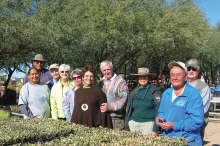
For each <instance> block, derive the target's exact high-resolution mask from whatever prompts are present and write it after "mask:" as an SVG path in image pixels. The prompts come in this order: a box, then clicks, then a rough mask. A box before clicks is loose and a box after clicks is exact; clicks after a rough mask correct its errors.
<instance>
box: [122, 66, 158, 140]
mask: <svg viewBox="0 0 220 146" xmlns="http://www.w3.org/2000/svg"><path fill="white" fill-rule="evenodd" d="M155 75H156V74H155V73H150V71H149V69H148V68H145V67H142V68H138V73H137V74H131V76H133V77H136V78H137V80H138V83H139V86H138V87H137V88H135V89H134V90H133V91H132V92H131V94H130V96H129V98H128V102H127V110H126V117H125V130H130V131H139V132H142V134H143V135H150V134H151V135H152V136H157V131H158V126H157V125H156V121H155V119H156V117H157V112H158V108H159V103H160V98H161V92H160V90H159V89H158V88H157V87H156V86H154V85H151V84H149V78H150V77H154V76H155Z"/></svg>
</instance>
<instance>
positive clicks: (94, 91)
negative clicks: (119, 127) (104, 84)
mask: <svg viewBox="0 0 220 146" xmlns="http://www.w3.org/2000/svg"><path fill="white" fill-rule="evenodd" d="M94 76H95V70H94V68H93V67H92V66H89V65H86V66H85V67H84V68H83V70H82V77H83V82H84V86H83V88H79V89H78V90H77V91H76V94H75V101H74V110H73V115H72V118H71V122H73V123H76V124H82V125H85V126H88V127H108V128H112V124H111V120H110V114H109V113H108V112H104V113H101V111H100V106H101V104H102V103H106V102H107V99H106V96H105V94H104V93H103V91H102V89H101V88H100V87H98V86H92V83H93V81H94Z"/></svg>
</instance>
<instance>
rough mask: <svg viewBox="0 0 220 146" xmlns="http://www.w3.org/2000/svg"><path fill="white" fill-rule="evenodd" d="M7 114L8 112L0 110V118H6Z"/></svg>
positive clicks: (8, 114)
mask: <svg viewBox="0 0 220 146" xmlns="http://www.w3.org/2000/svg"><path fill="white" fill-rule="evenodd" d="M9 116H10V113H9V112H7V111H3V110H0V119H7V118H8V117H9Z"/></svg>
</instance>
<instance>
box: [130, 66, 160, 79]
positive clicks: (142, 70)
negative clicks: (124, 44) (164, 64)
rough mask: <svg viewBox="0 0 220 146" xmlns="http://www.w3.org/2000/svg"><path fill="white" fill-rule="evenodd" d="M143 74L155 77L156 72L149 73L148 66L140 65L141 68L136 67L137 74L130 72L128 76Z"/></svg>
mask: <svg viewBox="0 0 220 146" xmlns="http://www.w3.org/2000/svg"><path fill="white" fill-rule="evenodd" d="M145 75H147V76H151V77H155V76H156V73H150V70H149V69H148V68H146V67H141V68H138V73H137V74H130V76H133V77H138V76H145Z"/></svg>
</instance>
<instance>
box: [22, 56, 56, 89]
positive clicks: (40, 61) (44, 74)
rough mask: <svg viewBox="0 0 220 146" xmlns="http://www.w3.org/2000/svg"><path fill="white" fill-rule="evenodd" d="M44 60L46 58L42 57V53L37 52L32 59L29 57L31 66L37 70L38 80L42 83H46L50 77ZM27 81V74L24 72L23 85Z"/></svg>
mask: <svg viewBox="0 0 220 146" xmlns="http://www.w3.org/2000/svg"><path fill="white" fill-rule="evenodd" d="M46 62H47V60H45V59H44V57H43V55H42V54H37V55H36V56H35V58H34V59H31V63H32V65H33V67H34V68H36V69H37V70H38V72H39V76H40V82H41V83H44V84H46V83H47V82H48V81H49V80H50V79H51V78H52V76H51V75H50V71H49V70H47V69H45V68H44V66H45V64H46ZM27 82H29V78H28V74H26V75H25V77H24V82H23V85H24V84H26V83H27Z"/></svg>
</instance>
